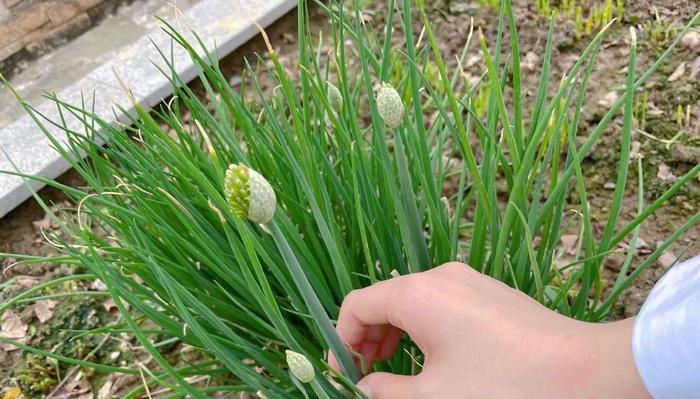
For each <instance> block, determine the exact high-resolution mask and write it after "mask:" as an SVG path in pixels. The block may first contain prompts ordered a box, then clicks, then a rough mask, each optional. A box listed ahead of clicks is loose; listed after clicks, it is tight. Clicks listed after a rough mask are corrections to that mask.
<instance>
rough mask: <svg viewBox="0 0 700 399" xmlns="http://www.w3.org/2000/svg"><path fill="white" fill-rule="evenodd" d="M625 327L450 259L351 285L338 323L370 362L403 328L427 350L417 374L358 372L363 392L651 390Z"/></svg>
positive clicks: (593, 394) (632, 397)
mask: <svg viewBox="0 0 700 399" xmlns="http://www.w3.org/2000/svg"><path fill="white" fill-rule="evenodd" d="M632 325H633V319H628V320H624V321H621V322H615V323H607V324H592V323H585V322H581V321H576V320H573V319H570V318H567V317H565V316H562V315H560V314H558V313H556V312H554V311H552V310H549V309H547V308H546V307H544V306H542V305H540V304H539V303H538V302H536V301H535V300H533V299H531V298H530V297H528V296H527V295H525V294H523V293H522V292H520V291H517V290H515V289H512V288H510V287H508V286H507V285H505V284H503V283H501V282H499V281H497V280H495V279H492V278H490V277H488V276H486V275H483V274H481V273H479V272H477V271H475V270H474V269H472V268H471V267H469V266H467V265H465V264H463V263H457V262H454V263H448V264H445V265H443V266H440V267H438V268H435V269H432V270H430V271H427V272H423V273H415V274H411V275H408V276H401V277H397V278H394V279H391V280H386V281H382V282H379V283H377V284H374V285H373V286H371V287H367V288H363V289H359V290H355V291H352V292H351V293H350V294H349V295H348V296H347V297H346V298H345V300H344V302H343V305H342V306H341V309H340V316H339V318H338V324H337V331H338V333H339V334H340V337H341V339H342V340H343V342H346V343H348V344H349V345H351V346H352V348H353V349H354V350H356V351H357V352H359V353H361V354H362V356H363V357H364V358H365V361H366V362H367V364H368V365H371V364H372V363H373V362H374V361H375V360H386V359H388V358H389V357H391V355H392V354H393V352H394V351H395V349H396V347H397V346H398V343H399V341H400V340H401V337H402V335H403V333H404V332H406V333H408V334H409V336H410V337H411V339H412V340H413V341H414V342H415V343H416V344H417V345H418V346H419V347H420V349H421V350H422V351H423V353H424V355H425V362H424V364H423V369H422V371H421V373H420V374H418V375H416V376H402V375H395V374H389V373H371V374H369V375H367V376H366V377H365V378H363V379H362V380H361V381H360V382H359V383H358V387H359V388H360V389H361V390H362V391H363V392H365V393H366V395H367V396H368V397H369V398H370V399H394V398H396V399H398V398H401V399H411V398H450V399H459V398H465V399H466V398H469V399H481V398H483V399H530V398H533V399H534V398H537V399H546V398H557V399H562V398H565V399H577V398H586V399H592V398H596V399H606V398H615V399H643V398H650V396H649V394H648V393H647V392H646V390H645V388H644V385H643V383H642V380H641V379H640V377H639V374H638V372H637V369H636V366H635V363H634V359H633V355H632V344H631V342H632ZM329 362H330V365H331V366H332V367H334V368H336V369H338V368H339V366H338V363H337V362H336V360H335V359H334V358H333V356H332V355H331V356H330V357H329Z"/></svg>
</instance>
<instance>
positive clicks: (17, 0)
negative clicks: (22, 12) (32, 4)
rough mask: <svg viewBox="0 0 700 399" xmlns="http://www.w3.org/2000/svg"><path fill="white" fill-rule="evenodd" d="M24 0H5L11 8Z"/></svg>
mask: <svg viewBox="0 0 700 399" xmlns="http://www.w3.org/2000/svg"><path fill="white" fill-rule="evenodd" d="M22 1H23V0H4V3H5V5H6V6H7V7H8V8H10V7H12V6H14V5H15V4H17V3H21V2H22Z"/></svg>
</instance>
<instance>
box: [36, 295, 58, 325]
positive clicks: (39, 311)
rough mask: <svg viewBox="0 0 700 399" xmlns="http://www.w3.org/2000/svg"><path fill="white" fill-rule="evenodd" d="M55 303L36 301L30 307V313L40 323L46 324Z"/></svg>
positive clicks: (48, 300) (46, 300) (47, 300)
mask: <svg viewBox="0 0 700 399" xmlns="http://www.w3.org/2000/svg"><path fill="white" fill-rule="evenodd" d="M56 303H57V302H56V301H53V300H51V299H45V300H43V301H37V302H36V303H34V305H32V311H33V312H34V314H35V315H36V318H37V319H39V321H40V322H41V323H46V322H47V321H48V320H49V319H50V318H51V316H53V308H54V307H55V306H56Z"/></svg>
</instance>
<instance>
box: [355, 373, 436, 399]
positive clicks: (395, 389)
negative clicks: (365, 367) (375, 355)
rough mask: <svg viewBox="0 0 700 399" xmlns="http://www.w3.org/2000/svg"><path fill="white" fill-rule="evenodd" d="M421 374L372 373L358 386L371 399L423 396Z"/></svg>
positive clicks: (406, 398) (405, 398)
mask: <svg viewBox="0 0 700 399" xmlns="http://www.w3.org/2000/svg"><path fill="white" fill-rule="evenodd" d="M421 381H422V380H421V377H420V376H407V375H397V374H390V373H372V374H369V375H368V376H366V377H365V378H363V379H362V380H360V382H359V383H358V384H357V387H358V388H359V389H360V390H361V391H362V392H364V394H365V395H367V397H368V398H369V399H412V398H423V397H425V396H424V395H423V394H422V391H423V389H422V384H421Z"/></svg>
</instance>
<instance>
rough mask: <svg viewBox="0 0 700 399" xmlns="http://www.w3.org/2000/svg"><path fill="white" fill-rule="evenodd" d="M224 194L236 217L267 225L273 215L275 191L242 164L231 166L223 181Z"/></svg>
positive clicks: (257, 174) (258, 174) (275, 204)
mask: <svg viewBox="0 0 700 399" xmlns="http://www.w3.org/2000/svg"><path fill="white" fill-rule="evenodd" d="M224 194H225V195H226V201H228V204H229V206H230V207H231V209H232V210H233V212H235V213H236V214H237V215H238V216H240V217H243V218H248V219H249V220H251V221H253V222H255V223H260V224H263V223H267V222H269V221H270V219H272V217H273V216H274V215H275V208H276V206H277V197H276V196H275V190H273V189H272V186H271V185H270V183H269V182H268V181H267V179H265V178H264V177H263V176H262V175H261V174H260V173H258V172H256V171H254V170H253V169H250V168H249V167H247V166H246V165H243V164H231V165H229V167H228V170H227V171H226V178H225V179H224Z"/></svg>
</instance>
